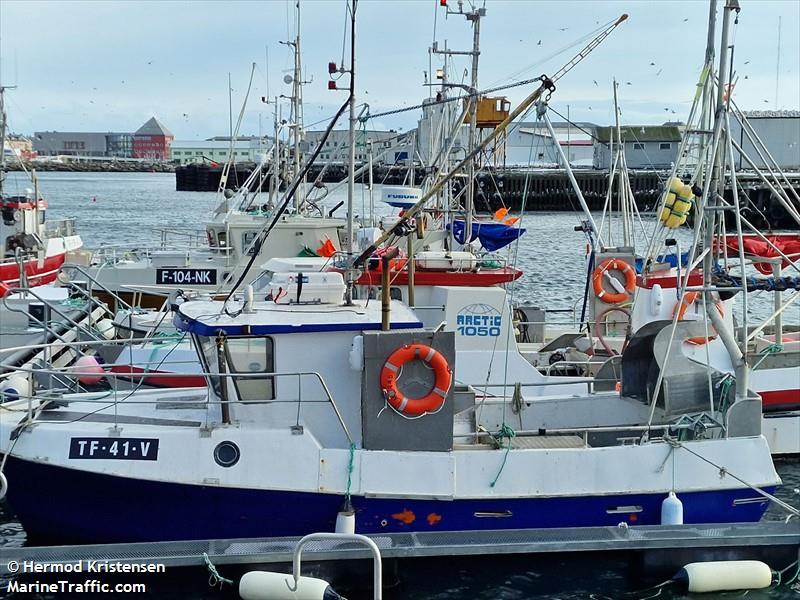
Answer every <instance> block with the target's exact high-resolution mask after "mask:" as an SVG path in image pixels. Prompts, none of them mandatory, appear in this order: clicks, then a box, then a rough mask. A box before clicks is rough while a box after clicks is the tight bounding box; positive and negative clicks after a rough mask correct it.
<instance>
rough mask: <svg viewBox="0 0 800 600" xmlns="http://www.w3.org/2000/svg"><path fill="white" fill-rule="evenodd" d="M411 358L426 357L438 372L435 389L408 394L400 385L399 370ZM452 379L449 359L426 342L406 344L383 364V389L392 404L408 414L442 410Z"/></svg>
mask: <svg viewBox="0 0 800 600" xmlns="http://www.w3.org/2000/svg"><path fill="white" fill-rule="evenodd" d="M412 360H421V361H424V362H425V363H427V364H428V365H429V366H430V367H431V368H432V369H433V372H434V375H435V380H434V384H433V389H432V390H431V391H430V393H429V394H428V395H427V396H423V397H421V398H408V397H406V396H404V395H403V394H402V393H401V392H400V390H398V389H397V374H398V373H399V372H400V369H401V368H402V367H403V365H405V364H406V363H408V362H411V361H412ZM452 382H453V372H452V370H451V369H450V365H448V364H447V359H445V357H444V356H442V354H441V353H440V352H438V351H437V350H434V349H433V348H431V347H430V346H426V345H425V344H406V345H405V346H401V347H400V348H398V349H397V350H395V351H394V352H392V353H391V354H390V355H389V358H387V359H386V363H385V364H384V365H383V369H382V370H381V377H380V383H381V389H382V390H383V395H384V397H385V398H386V401H387V402H388V403H389V406H391V407H392V408H393V409H395V410H396V411H397V412H399V413H401V414H402V415H405V416H408V417H421V416H422V415H425V414H427V413H435V412H437V411H438V410H440V409H441V408H442V406H444V401H445V399H446V398H447V392H448V391H449V390H450V385H451V384H452Z"/></svg>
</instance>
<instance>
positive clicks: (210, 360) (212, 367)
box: [195, 336, 222, 398]
mask: <svg viewBox="0 0 800 600" xmlns="http://www.w3.org/2000/svg"><path fill="white" fill-rule="evenodd" d="M195 344H196V346H197V347H199V348H200V352H199V353H198V354H199V355H200V362H201V364H202V365H203V371H205V372H206V373H216V372H218V366H217V365H218V363H219V360H218V359H217V345H216V343H215V340H214V338H210V337H199V336H197V337H195ZM208 381H209V383H210V384H211V388H212V389H213V390H214V393H215V394H216V395H217V397H218V398H222V386H221V382H220V378H219V377H218V376H216V375H209V376H208Z"/></svg>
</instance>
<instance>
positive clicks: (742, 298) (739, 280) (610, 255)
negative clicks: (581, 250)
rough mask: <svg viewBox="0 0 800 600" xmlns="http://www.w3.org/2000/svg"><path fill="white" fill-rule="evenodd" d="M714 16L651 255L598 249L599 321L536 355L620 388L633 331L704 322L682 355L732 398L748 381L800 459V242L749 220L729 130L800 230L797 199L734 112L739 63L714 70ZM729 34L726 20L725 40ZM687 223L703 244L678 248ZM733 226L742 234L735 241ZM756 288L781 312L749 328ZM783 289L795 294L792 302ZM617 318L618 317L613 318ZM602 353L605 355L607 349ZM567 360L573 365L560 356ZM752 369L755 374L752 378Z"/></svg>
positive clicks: (737, 151) (591, 304) (773, 438)
mask: <svg viewBox="0 0 800 600" xmlns="http://www.w3.org/2000/svg"><path fill="white" fill-rule="evenodd" d="M735 8H736V7H735V3H728V5H726V9H725V10H726V18H727V15H728V14H729V12H730V11H731V10H734V9H735ZM715 15H716V3H715V2H713V1H712V2H711V3H710V18H709V45H708V48H707V50H706V63H705V66H704V68H703V70H702V73H701V76H700V80H699V82H698V94H697V95H696V96H695V100H694V103H693V106H692V109H691V111H690V115H689V119H688V125H687V133H686V135H685V137H684V139H683V141H682V143H681V147H680V150H679V161H678V162H677V163H676V164H675V165H674V167H673V169H672V173H671V174H670V177H669V178H668V180H667V181H666V183H665V186H664V191H663V194H662V197H661V202H660V205H659V207H658V218H659V222H658V224H657V226H656V230H655V233H654V235H653V237H652V238H651V239H650V240H649V243H648V247H647V249H646V251H645V253H644V255H643V256H642V257H641V258H636V257H635V255H634V248H633V245H632V244H631V243H630V241H629V240H630V237H629V236H625V238H624V242H623V243H622V245H621V246H620V247H604V246H603V245H602V244H599V245H598V248H597V252H596V253H595V250H594V249H593V250H592V252H591V254H590V259H591V260H590V261H589V269H588V273H591V276H588V277H589V279H588V280H587V291H588V292H589V301H588V308H589V311H588V314H589V318H588V319H587V321H588V322H590V323H592V324H593V325H592V326H591V327H588V328H587V333H582V334H581V333H578V334H575V335H571V336H565V337H564V338H561V339H560V340H556V341H554V342H552V343H551V344H550V345H545V346H544V347H543V348H541V349H539V355H540V356H537V358H538V359H540V360H541V358H542V356H541V355H542V354H544V359H545V360H546V359H547V357H548V354H547V353H548V352H550V355H549V356H551V357H552V356H553V355H554V354H553V353H555V357H556V360H554V361H553V364H551V365H545V366H546V368H545V371H547V372H549V371H554V372H558V370H557V369H558V366H559V363H562V364H565V365H570V366H575V365H578V366H581V367H586V368H589V367H590V366H592V365H593V367H592V373H591V374H593V375H597V376H598V377H601V378H603V379H606V380H607V384H612V385H613V382H614V381H618V380H619V378H620V375H621V371H620V369H619V360H620V359H619V354H620V353H621V350H622V348H624V347H625V344H627V343H628V341H629V339H630V335H631V334H632V333H634V334H635V332H637V331H639V330H641V329H642V328H643V327H646V326H648V325H649V324H651V323H654V322H659V321H662V322H671V323H673V324H674V325H676V324H677V323H679V322H684V321H687V322H689V321H690V322H694V323H695V324H703V325H702V330H700V331H699V333H697V334H692V335H687V336H685V337H677V338H676V340H677V341H678V342H680V347H681V350H682V353H683V355H685V356H686V357H689V358H690V360H692V362H693V363H695V364H697V365H700V366H702V367H703V368H705V367H713V369H714V370H716V371H719V372H724V373H727V375H728V379H726V383H725V389H726V390H727V389H728V387H729V386H733V385H735V384H734V381H739V382H740V383H739V385H740V386H741V385H745V386H747V387H748V389H750V390H753V391H754V392H756V393H758V394H759V395H760V396H761V398H762V401H763V410H764V425H763V426H764V432H765V435H767V437H768V439H769V440H770V444H771V447H772V450H773V453H775V454H796V453H799V452H800V418H799V417H798V412H797V409H798V404H799V403H800V343H799V342H800V339H798V335H799V334H800V328H798V326H797V325H796V324H793V325H788V324H784V322H783V316H782V315H783V314H784V313H785V311H786V309H787V308H788V307H789V306H790V305H791V304H792V303H793V302H795V301H796V300H797V297H798V293H797V290H799V289H800V277H798V276H797V275H798V272H800V261H798V257H800V254H799V252H800V242H798V241H797V236H796V235H795V234H776V233H766V234H765V233H762V232H761V231H759V230H758V229H757V228H755V227H754V226H753V224H752V223H751V222H750V221H748V220H747V218H746V217H745V216H744V214H743V211H742V209H743V207H744V196H743V191H742V190H740V189H739V187H738V184H737V178H736V169H735V165H736V164H740V163H741V162H744V161H746V162H747V164H751V165H752V164H754V163H753V161H752V160H751V159H750V158H749V157H748V156H747V153H746V152H745V151H744V149H743V148H742V147H741V145H740V143H739V141H738V138H735V136H733V135H732V130H731V123H733V122H736V123H738V124H739V126H740V127H741V128H742V131H743V132H745V133H744V134H742V135H746V136H747V139H748V141H749V142H750V143H751V144H752V145H753V148H754V149H755V152H757V153H758V154H759V156H764V157H767V159H766V160H767V161H768V165H769V166H768V168H767V169H764V170H760V169H756V170H755V173H756V175H757V176H758V177H760V178H761V179H762V180H763V181H764V182H765V184H766V185H767V186H768V188H769V189H770V190H771V193H772V195H773V198H774V199H775V201H776V202H778V203H780V204H781V205H782V206H783V207H784V208H785V210H786V212H787V215H789V216H790V217H791V218H793V219H795V220H796V221H797V222H798V223H800V211H799V210H798V208H799V207H800V198H798V195H797V193H796V191H795V190H794V189H793V188H792V187H791V186H790V185H787V184H786V178H785V176H783V174H782V172H781V170H780V168H779V167H778V166H777V164H775V162H774V161H773V160H771V158H770V157H771V155H770V153H769V150H768V149H767V148H766V147H765V146H764V144H763V142H762V141H761V140H760V139H759V138H758V136H757V134H756V133H755V131H754V130H753V128H752V126H751V125H750V124H749V122H748V120H747V117H746V115H745V114H744V113H743V112H742V111H741V110H739V108H738V107H737V106H736V103H735V101H734V99H733V97H732V96H733V92H732V87H731V86H729V85H728V83H726V82H727V81H729V80H730V72H729V71H730V70H731V68H732V67H731V64H730V54H729V51H728V48H727V47H725V46H724V45H723V47H722V50H721V51H720V64H719V68H718V69H717V71H716V73H715V67H714V61H715V51H714V31H715V22H716V16H715ZM727 27H728V25H727V21H724V22H723V36H724V35H725V34H726V33H727ZM623 156H624V155H623ZM737 161H739V162H737ZM728 185H729V187H730V190H729V192H730V193H727V191H726V187H728ZM624 187H625V186H624V185H622V186H621V191H622V192H624ZM621 204H622V203H621ZM623 206H624V204H623ZM634 206H635V205H634ZM690 217H691V219H690ZM687 220H688V223H691V224H692V227H693V238H694V239H693V241H692V242H691V243H690V244H689V247H688V248H686V247H685V248H683V249H681V243H680V240H679V236H677V235H676V231H677V229H678V228H679V227H681V226H682V225H683V224H685V223H687ZM726 227H728V228H731V229H734V230H735V231H736V233H733V234H727V235H726V234H725V228H726ZM715 228H716V229H715ZM588 229H589V230H590V231H591V233H592V234H593V235H595V239H597V237H598V236H599V235H600V233H601V232H600V230H599V229H598V228H597V227H589V228H588ZM631 229H632V227H631V226H629V227H628V230H629V231H630V230H631ZM684 244H685V243H684ZM754 292H759V293H762V294H763V293H771V294H773V296H774V302H773V305H772V311H771V313H772V314H770V315H769V316H768V317H767V318H765V319H761V320H760V322H759V323H757V324H756V325H752V326H751V325H750V324H749V323H750V322H751V321H752V319H753V317H752V316H751V314H750V310H749V307H750V306H751V303H750V302H749V301H748V300H749V297H750V296H751V295H752V294H753V293H754ZM784 292H788V293H790V294H791V296H790V297H789V298H788V299H787V300H785V301H784V300H783V297H782V295H783V293H784ZM592 296H593V297H592ZM739 306H741V312H737V311H738V307H739ZM612 313H613V315H614V317H616V318H611V319H609V318H608V317H607V315H609V314H612ZM737 314H738V315H740V316H739V320H738V321H736V320H735V315H737ZM598 345H599V346H601V347H602V348H603V350H605V351H601V352H598V351H597V349H598ZM735 348H738V350H735ZM542 351H544V352H542ZM615 355H616V356H615ZM565 356H566V357H568V360H563V358H564V357H565ZM737 364H738V365H739V366H738V367H736V365H737ZM745 364H746V365H749V369H745V370H743V369H744V365H745ZM554 368H555V370H554ZM737 372H738V375H737ZM710 381H711V379H710V378H709V382H710ZM709 385H711V383H709ZM715 385H721V384H718V383H717V384H715Z"/></svg>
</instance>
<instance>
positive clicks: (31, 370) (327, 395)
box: [0, 339, 353, 443]
mask: <svg viewBox="0 0 800 600" xmlns="http://www.w3.org/2000/svg"><path fill="white" fill-rule="evenodd" d="M158 341H160V342H163V343H164V344H169V343H170V342H172V343H175V342H176V341H180V340H176V339H164V340H158ZM157 343H158V342H154V341H153V340H152V339H151V340H149V341H145V342H144V343H142V342H139V343H138V344H137V343H136V341H135V340H134V341H133V343H132V342H131V340H86V341H72V342H71V341H66V340H65V341H64V342H63V343H62V344H60V349H65V348H73V349H75V350H76V351H77V352H78V353H79V354H80V355H84V354H86V353H87V351H88V349H89V348H91V347H93V346H105V347H108V346H111V345H124V346H136V345H139V346H145V345H146V346H147V347H150V346H152V345H154V344H157ZM46 347H47V344H29V345H25V346H18V347H14V348H4V349H2V350H0V357H2V356H3V355H6V354H12V353H15V352H18V351H20V350H41V349H44V348H46ZM120 356H125V351H124V349H123V351H122V353H121V354H120ZM0 364H2V359H0ZM164 364H168V365H170V366H171V367H176V366H180V365H187V364H188V365H195V364H197V361H195V360H179V359H178V360H169V362H168V363H166V362H165V359H164V358H163V357H162V358H161V359H160V360H159V359H158V357H156V356H153V357H152V358H151V359H148V360H147V361H138V360H137V361H136V363H135V365H134V364H132V363H131V362H127V361H124V362H113V363H111V362H106V363H103V364H101V365H100V367H101V368H102V372H101V371H99V370H96V369H88V368H87V367H81V366H77V365H70V366H64V367H53V366H49V367H44V366H39V365H31V366H21V367H15V368H14V371H10V372H8V373H5V374H0V383H2V382H3V380H4V379H5V378H7V377H10V376H12V375H17V376H24V377H25V378H27V379H28V381H29V382H30V384H31V389H33V381H34V378H41V377H42V376H45V377H47V378H49V379H50V380H52V379H56V380H58V381H60V382H68V383H69V385H67V386H66V387H61V388H58V389H51V390H44V391H42V390H40V391H38V392H36V393H33V394H29V395H27V396H20V399H22V398H27V412H28V414H29V418H33V415H34V413H35V412H36V407H34V402H37V401H38V402H40V403H45V402H47V401H49V400H53V401H60V400H61V399H62V398H63V394H65V393H70V394H72V393H79V391H80V380H81V379H86V378H94V377H102V379H103V380H105V381H106V384H104V389H103V390H102V391H101V392H100V396H99V397H97V398H90V397H88V398H81V399H80V402H89V403H97V404H103V405H106V407H107V408H109V409H110V408H113V410H114V426H115V427H116V426H117V425H118V423H119V422H118V418H119V415H118V411H117V408H118V406H117V405H118V404H120V403H122V402H124V403H125V404H126V405H133V404H153V405H157V404H159V402H161V403H163V399H161V398H162V396H163V394H162V396H160V397H159V398H157V399H152V400H151V399H146V400H143V399H138V398H134V397H131V395H132V394H133V393H134V392H136V391H137V390H139V388H140V387H141V386H142V385H145V384H146V385H155V386H157V385H158V380H159V379H161V380H166V379H168V378H172V379H174V378H175V377H176V376H191V377H197V378H200V377H202V378H204V379H206V381H208V380H209V379H214V378H217V379H223V380H226V381H227V380H237V379H238V380H252V379H259V380H265V381H274V380H275V379H278V378H292V379H296V380H297V394H298V396H297V398H296V399H295V398H289V399H285V400H282V399H280V398H279V397H278V398H274V399H263V400H242V399H240V398H235V399H233V398H227V397H226V396H223V397H221V398H220V397H217V396H216V394H212V393H209V394H207V395H206V398H205V399H204V400H203V401H202V402H203V404H205V405H208V406H210V405H220V406H224V405H229V406H230V405H240V406H256V405H278V404H297V413H296V416H295V422H294V424H293V425H292V429H293V430H302V426H301V422H300V420H301V416H302V405H303V404H309V403H311V404H319V403H324V404H330V406H331V409H332V410H333V412H334V414H335V416H336V419H337V421H338V422H339V425H340V426H341V428H342V431H343V432H344V434H345V436H346V437H347V440H348V442H349V443H353V437H352V435H351V434H350V430H349V429H348V427H347V424H346V423H345V421H344V418H343V417H342V413H341V411H340V410H339V407H338V405H337V404H336V400H335V399H334V397H333V394H332V393H331V390H330V387H329V386H328V384H327V382H326V381H325V378H324V377H323V376H322V374H321V373H319V372H317V371H285V372H274V373H219V372H209V371H201V370H194V369H193V370H192V371H191V372H189V373H187V372H175V371H170V372H165V371H159V370H158V369H159V368H163V366H164ZM134 367H135V368H137V369H140V370H138V371H133V368H134ZM151 369H152V370H151ZM309 379H310V380H312V381H315V382H316V383H317V384H318V389H320V390H321V391H322V393H323V396H324V397H323V398H321V399H305V398H304V394H303V381H304V380H309ZM98 383H99V382H98ZM131 386H133V387H131ZM227 388H228V386H227V385H226V386H224V389H226V390H227ZM145 389H149V388H145ZM173 389H176V390H180V389H183V390H186V389H191V388H173ZM81 393H84V392H81ZM85 393H89V394H91V393H92V392H91V391H89V392H85ZM212 395H213V396H214V397H212ZM119 397H123V400H118V399H117V398H119ZM101 410H102V409H101ZM48 422H49V423H52V422H54V421H53V420H52V419H48Z"/></svg>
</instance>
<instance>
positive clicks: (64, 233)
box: [0, 85, 82, 297]
mask: <svg viewBox="0 0 800 600" xmlns="http://www.w3.org/2000/svg"><path fill="white" fill-rule="evenodd" d="M6 89H7V88H6V87H5V86H2V85H0V149H2V148H4V147H5V139H6V131H7V115H6V110H5V92H6ZM5 160H6V156H5V152H0V297H2V296H3V295H5V293H6V292H7V291H8V290H9V289H11V288H15V287H28V286H36V285H41V284H45V283H49V282H51V281H53V280H54V279H55V278H56V275H57V274H58V269H59V267H60V266H61V265H62V264H63V263H64V261H65V259H66V256H67V255H68V253H71V252H74V251H76V250H78V249H80V248H81V246H82V242H81V238H80V236H79V235H78V234H77V232H76V230H75V220H74V219H58V220H52V219H51V220H47V218H46V213H47V201H46V200H45V199H44V198H42V196H41V194H40V190H39V181H38V179H37V178H36V175H35V173H29V175H30V183H31V188H30V189H27V190H26V191H25V193H24V194H22V195H12V194H8V193H7V192H6V191H5V189H4V185H3V184H4V181H5V176H6V172H5Z"/></svg>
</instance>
